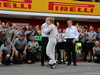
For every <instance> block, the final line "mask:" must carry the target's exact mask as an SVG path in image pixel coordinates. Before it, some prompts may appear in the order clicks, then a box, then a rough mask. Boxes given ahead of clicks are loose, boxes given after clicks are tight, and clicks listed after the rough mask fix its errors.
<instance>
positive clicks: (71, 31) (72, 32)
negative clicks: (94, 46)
mask: <svg viewBox="0 0 100 75" xmlns="http://www.w3.org/2000/svg"><path fill="white" fill-rule="evenodd" d="M78 37H79V32H78V30H77V28H76V27H75V26H71V27H68V28H67V29H66V32H65V38H66V39H67V38H70V39H71V38H76V39H78Z"/></svg>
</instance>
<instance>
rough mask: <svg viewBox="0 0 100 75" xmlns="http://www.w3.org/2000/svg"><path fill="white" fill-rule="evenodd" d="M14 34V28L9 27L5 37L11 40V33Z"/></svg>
mask: <svg viewBox="0 0 100 75" xmlns="http://www.w3.org/2000/svg"><path fill="white" fill-rule="evenodd" d="M15 34H16V32H15V30H14V29H12V28H11V29H9V30H8V31H7V32H6V34H5V37H7V38H9V39H10V41H11V40H12V39H13V35H15Z"/></svg>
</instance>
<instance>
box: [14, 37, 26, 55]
mask: <svg viewBox="0 0 100 75" xmlns="http://www.w3.org/2000/svg"><path fill="white" fill-rule="evenodd" d="M13 44H14V46H15V48H16V50H17V51H18V52H19V53H21V54H22V55H23V51H24V48H25V45H27V40H26V39H24V40H23V41H20V38H16V39H15V41H14V42H13Z"/></svg>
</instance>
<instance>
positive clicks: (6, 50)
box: [0, 42, 14, 63]
mask: <svg viewBox="0 0 100 75" xmlns="http://www.w3.org/2000/svg"><path fill="white" fill-rule="evenodd" d="M12 48H14V45H13V44H12V42H10V43H9V45H8V46H6V45H5V44H2V45H1V48H0V52H3V59H2V60H3V61H4V62H5V61H6V60H5V58H6V55H7V54H10V57H11V55H12ZM8 61H9V62H8ZM8 61H6V63H12V62H13V60H11V61H10V60H8Z"/></svg>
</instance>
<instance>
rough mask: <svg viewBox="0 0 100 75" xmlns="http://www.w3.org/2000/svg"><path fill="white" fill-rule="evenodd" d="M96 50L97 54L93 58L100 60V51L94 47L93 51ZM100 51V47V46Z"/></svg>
mask: <svg viewBox="0 0 100 75" xmlns="http://www.w3.org/2000/svg"><path fill="white" fill-rule="evenodd" d="M95 48H96V54H95V55H94V56H93V57H97V58H98V59H100V51H99V50H98V48H97V47H96V46H94V47H93V51H95ZM99 49H100V46H99Z"/></svg>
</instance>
